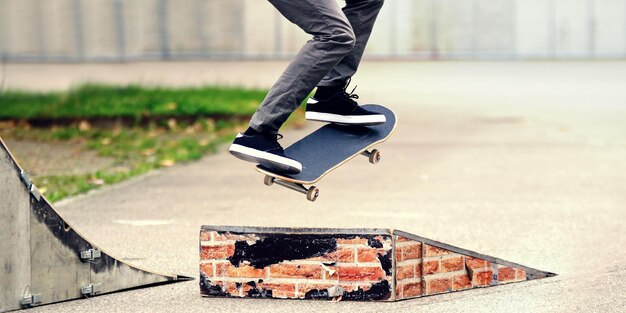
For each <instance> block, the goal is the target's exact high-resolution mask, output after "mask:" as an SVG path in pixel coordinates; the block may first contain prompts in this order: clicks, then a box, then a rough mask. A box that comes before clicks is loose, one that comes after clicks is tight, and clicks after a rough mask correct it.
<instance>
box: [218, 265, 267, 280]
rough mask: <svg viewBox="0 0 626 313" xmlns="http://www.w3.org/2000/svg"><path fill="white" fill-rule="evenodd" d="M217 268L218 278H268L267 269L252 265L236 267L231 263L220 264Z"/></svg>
mask: <svg viewBox="0 0 626 313" xmlns="http://www.w3.org/2000/svg"><path fill="white" fill-rule="evenodd" d="M215 267H216V268H215V272H216V276H219V277H246V278H265V276H266V275H265V269H263V268H255V267H252V266H250V265H242V266H239V267H235V266H233V265H232V264H230V263H218V264H217V265H216V266H215Z"/></svg>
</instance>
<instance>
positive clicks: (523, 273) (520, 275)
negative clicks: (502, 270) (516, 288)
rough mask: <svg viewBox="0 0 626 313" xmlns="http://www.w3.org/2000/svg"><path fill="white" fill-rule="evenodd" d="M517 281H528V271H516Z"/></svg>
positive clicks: (517, 269)
mask: <svg viewBox="0 0 626 313" xmlns="http://www.w3.org/2000/svg"><path fill="white" fill-rule="evenodd" d="M515 279H516V280H526V271H525V270H522V269H519V268H516V269H515Z"/></svg>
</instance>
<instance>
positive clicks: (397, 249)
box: [396, 247, 404, 262]
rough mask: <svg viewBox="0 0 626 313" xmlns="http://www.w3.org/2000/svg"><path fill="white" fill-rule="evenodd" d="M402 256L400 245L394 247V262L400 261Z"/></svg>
mask: <svg viewBox="0 0 626 313" xmlns="http://www.w3.org/2000/svg"><path fill="white" fill-rule="evenodd" d="M402 261H404V258H403V257H402V247H397V248H396V262H402Z"/></svg>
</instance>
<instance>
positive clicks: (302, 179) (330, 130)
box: [257, 104, 396, 201]
mask: <svg viewBox="0 0 626 313" xmlns="http://www.w3.org/2000/svg"><path fill="white" fill-rule="evenodd" d="M363 108H365V109H367V110H369V111H372V112H376V113H381V114H384V115H385V117H386V119H387V122H386V123H385V124H382V125H376V126H353V125H338V124H327V125H325V126H322V127H321V128H319V129H318V130H316V131H314V132H313V133H311V134H309V135H308V136H306V137H304V138H302V139H300V140H299V141H297V142H295V143H294V144H292V145H291V146H289V147H287V148H286V149H285V155H286V156H288V157H290V158H292V159H295V160H297V161H298V162H300V163H301V164H302V172H300V173H299V174H285V173H279V172H275V171H273V170H272V169H270V168H267V167H264V166H262V165H258V166H257V171H259V172H260V173H262V174H265V175H266V180H265V183H266V185H271V184H272V183H274V182H276V183H279V184H281V185H283V186H285V187H288V188H291V189H294V190H296V191H301V192H303V193H304V190H306V191H307V192H309V191H310V188H309V189H307V188H304V187H302V186H301V185H311V184H314V183H316V182H318V181H319V180H320V179H322V178H323V177H324V176H325V175H327V174H328V173H330V172H332V171H333V170H335V169H336V168H338V167H339V166H341V165H343V164H344V163H346V162H347V161H349V160H350V159H352V158H354V157H356V156H358V155H360V154H364V155H366V156H369V157H370V162H372V163H376V162H377V161H378V159H380V152H379V151H368V150H369V149H371V148H372V147H373V146H375V145H377V144H379V143H381V142H383V141H385V140H387V139H388V138H389V137H390V136H391V134H392V133H393V131H394V129H395V126H396V116H395V114H394V113H393V112H392V111H391V110H389V109H387V108H385V107H383V106H381V105H375V104H368V105H364V106H363ZM372 152H373V153H372ZM284 183H288V184H284ZM298 185H300V186H298ZM298 189H300V190H298ZM311 193H313V192H309V194H311ZM317 193H319V190H317ZM311 196H314V194H312V195H311ZM315 198H317V197H316V196H315ZM309 200H311V198H310V197H309ZM311 201H313V200H311Z"/></svg>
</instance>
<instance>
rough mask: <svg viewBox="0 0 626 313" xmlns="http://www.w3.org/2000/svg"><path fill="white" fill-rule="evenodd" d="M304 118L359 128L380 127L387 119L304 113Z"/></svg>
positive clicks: (368, 116) (371, 116)
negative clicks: (358, 126) (359, 126)
mask: <svg viewBox="0 0 626 313" xmlns="http://www.w3.org/2000/svg"><path fill="white" fill-rule="evenodd" d="M305 118H306V119H307V120H310V121H317V122H328V123H335V124H346V125H361V126H374V125H381V124H385V123H386V122H387V118H386V117H385V116H384V115H382V114H377V115H352V116H350V115H347V116H346V115H338V114H330V113H320V112H306V114H305Z"/></svg>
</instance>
